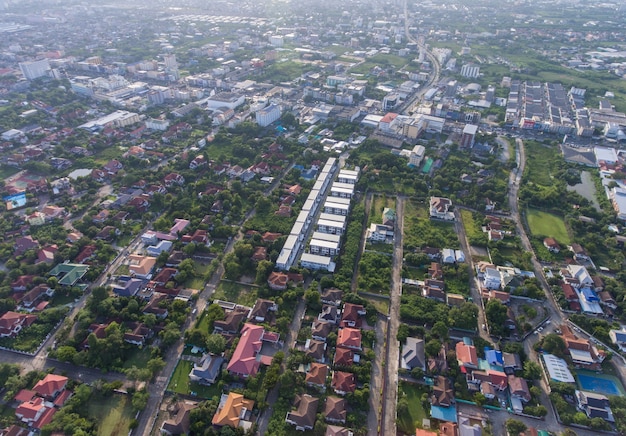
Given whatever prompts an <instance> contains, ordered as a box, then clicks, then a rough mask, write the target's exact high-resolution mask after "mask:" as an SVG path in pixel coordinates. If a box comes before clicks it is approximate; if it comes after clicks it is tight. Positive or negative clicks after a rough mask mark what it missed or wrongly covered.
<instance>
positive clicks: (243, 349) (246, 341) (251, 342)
mask: <svg viewBox="0 0 626 436" xmlns="http://www.w3.org/2000/svg"><path fill="white" fill-rule="evenodd" d="M263 332H264V329H263V327H261V326H257V325H254V324H247V323H246V324H244V326H243V328H242V329H241V334H240V337H239V343H238V344H237V348H235V352H234V353H233V356H232V358H231V359H230V362H229V363H228V367H227V369H228V371H230V372H231V373H234V374H237V375H241V376H244V377H248V376H254V375H256V373H257V372H258V371H259V367H260V362H259V361H257V359H256V356H257V354H258V352H259V351H260V350H261V346H262V345H263V343H262V341H261V337H262V336H263Z"/></svg>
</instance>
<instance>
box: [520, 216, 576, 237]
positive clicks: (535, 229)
mask: <svg viewBox="0 0 626 436" xmlns="http://www.w3.org/2000/svg"><path fill="white" fill-rule="evenodd" d="M526 218H527V219H528V227H530V232H531V233H532V235H533V236H538V237H541V236H543V237H552V238H554V239H556V240H557V242H559V244H570V243H571V240H570V236H569V233H568V232H567V228H565V222H564V221H563V218H561V217H560V216H557V215H554V214H551V213H548V212H542V211H540V210H537V209H528V210H527V211H526Z"/></svg>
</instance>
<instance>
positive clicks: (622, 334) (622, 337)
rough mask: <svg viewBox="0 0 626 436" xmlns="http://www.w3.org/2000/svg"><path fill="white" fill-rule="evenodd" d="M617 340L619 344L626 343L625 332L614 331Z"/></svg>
mask: <svg viewBox="0 0 626 436" xmlns="http://www.w3.org/2000/svg"><path fill="white" fill-rule="evenodd" d="M613 332H614V333H615V339H616V340H617V341H619V342H626V332H625V331H623V330H613Z"/></svg>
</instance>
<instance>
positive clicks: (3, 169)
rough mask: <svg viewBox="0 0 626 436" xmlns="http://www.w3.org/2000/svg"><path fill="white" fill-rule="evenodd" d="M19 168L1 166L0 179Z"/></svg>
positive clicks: (15, 172) (14, 172) (10, 174)
mask: <svg viewBox="0 0 626 436" xmlns="http://www.w3.org/2000/svg"><path fill="white" fill-rule="evenodd" d="M19 170H20V169H19V168H14V167H6V166H1V167H0V179H2V180H4V179H6V178H7V177H11V176H12V175H14V174H17V173H18V172H19Z"/></svg>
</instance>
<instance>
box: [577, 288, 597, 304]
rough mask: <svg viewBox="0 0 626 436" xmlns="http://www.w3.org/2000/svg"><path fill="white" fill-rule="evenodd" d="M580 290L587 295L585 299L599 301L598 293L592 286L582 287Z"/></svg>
mask: <svg viewBox="0 0 626 436" xmlns="http://www.w3.org/2000/svg"><path fill="white" fill-rule="evenodd" d="M580 292H581V293H582V294H583V296H584V297H585V300H587V301H589V302H592V301H599V299H598V295H597V294H596V293H595V291H594V290H593V289H591V288H582V289H581V290H580Z"/></svg>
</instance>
